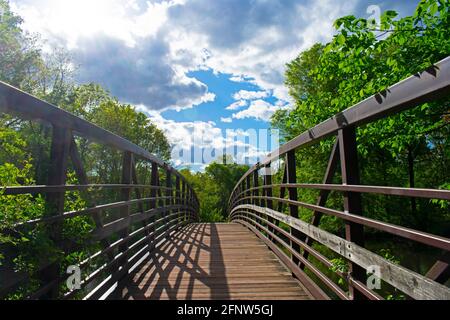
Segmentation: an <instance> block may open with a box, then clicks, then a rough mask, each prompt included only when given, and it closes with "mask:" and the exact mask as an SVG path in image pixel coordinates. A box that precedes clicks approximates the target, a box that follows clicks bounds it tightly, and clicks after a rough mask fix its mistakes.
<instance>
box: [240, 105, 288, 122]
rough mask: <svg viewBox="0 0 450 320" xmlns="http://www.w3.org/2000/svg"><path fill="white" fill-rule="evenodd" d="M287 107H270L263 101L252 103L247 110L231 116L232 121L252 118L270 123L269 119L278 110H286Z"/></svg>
mask: <svg viewBox="0 0 450 320" xmlns="http://www.w3.org/2000/svg"><path fill="white" fill-rule="evenodd" d="M286 108H288V105H272V104H270V103H268V102H266V101H264V100H256V101H252V103H251V104H250V106H249V107H248V109H245V110H242V111H240V112H238V113H235V114H233V116H232V117H233V119H245V118H254V119H256V120H262V121H270V117H271V116H272V115H273V114H274V113H275V111H277V110H279V109H286Z"/></svg>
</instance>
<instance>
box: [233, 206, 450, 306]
mask: <svg viewBox="0 0 450 320" xmlns="http://www.w3.org/2000/svg"><path fill="white" fill-rule="evenodd" d="M244 209H248V210H252V211H255V212H258V213H260V214H264V215H266V216H270V217H271V218H274V219H276V220H278V221H280V222H282V223H285V224H287V225H289V226H290V227H292V228H294V229H296V230H298V231H300V232H302V233H303V234H305V235H307V236H308V237H311V238H312V239H314V240H315V241H317V242H319V243H321V244H323V245H325V246H326V247H327V248H329V249H331V250H333V251H334V252H336V253H338V254H339V255H341V256H342V257H344V258H345V259H348V260H349V261H352V262H354V263H356V264H358V265H360V266H361V267H363V268H365V269H368V268H369V267H370V266H373V265H378V266H380V269H381V279H382V280H384V281H386V282H387V283H389V284H391V285H392V286H394V287H396V288H398V289H399V290H401V291H403V292H404V293H406V294H407V295H409V296H411V297H413V298H415V299H419V300H424V299H440V300H450V289H449V288H447V287H446V286H444V285H442V284H440V283H437V282H435V281H433V280H431V279H429V278H427V277H425V276H422V275H420V274H418V273H416V272H414V271H411V270H408V269H406V268H404V267H402V266H400V265H397V264H395V263H392V262H391V261H389V260H386V259H384V258H382V257H380V256H379V255H377V254H375V253H373V252H371V251H369V250H367V249H365V248H363V247H360V246H358V245H356V244H355V243H353V242H350V241H347V240H345V239H343V238H340V237H338V236H336V235H334V234H332V233H329V232H327V231H324V230H322V229H320V228H318V227H315V226H313V225H311V224H309V223H306V222H304V221H302V220H300V219H297V218H294V217H291V216H287V215H285V214H283V213H280V212H277V211H275V210H272V209H268V208H262V207H258V206H254V205H240V206H237V207H236V208H234V209H233V212H238V211H239V210H244Z"/></svg>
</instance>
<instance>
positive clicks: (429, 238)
mask: <svg viewBox="0 0 450 320" xmlns="http://www.w3.org/2000/svg"><path fill="white" fill-rule="evenodd" d="M245 199H267V200H274V201H280V202H284V203H286V204H289V205H295V206H300V207H303V208H306V209H309V210H313V211H316V212H321V213H324V214H327V215H331V216H334V217H338V218H342V219H344V220H346V221H350V222H354V223H358V224H361V225H364V226H366V227H371V228H374V229H377V230H380V231H385V232H388V233H391V234H394V235H396V236H400V237H403V238H406V239H410V240H414V241H417V242H420V243H423V244H427V245H429V246H433V247H436V248H440V249H443V250H450V239H449V238H445V237H441V236H437V235H433V234H430V233H426V232H421V231H417V230H414V229H409V228H405V227H400V226H397V225H394V224H391V223H387V222H381V221H378V220H374V219H370V218H365V217H362V216H358V215H355V214H352V213H350V212H348V213H347V212H342V211H338V210H334V209H329V208H326V207H321V206H317V205H313V204H309V203H305V202H301V201H294V200H289V199H282V198H277V197H261V196H248V197H243V198H242V199H241V200H245Z"/></svg>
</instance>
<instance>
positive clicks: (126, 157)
mask: <svg viewBox="0 0 450 320" xmlns="http://www.w3.org/2000/svg"><path fill="white" fill-rule="evenodd" d="M132 171H133V154H132V153H131V152H129V151H125V152H124V153H123V160H122V179H121V183H122V184H126V185H130V184H132V183H133V180H132V179H133V178H132V174H133V173H132ZM121 193H122V194H121V200H122V201H129V200H130V199H131V188H125V189H122V192H121ZM130 213H131V208H130V206H129V205H126V206H124V207H121V208H120V216H121V217H122V218H125V219H129V216H130ZM129 233H130V222H129V221H128V223H127V227H126V228H125V229H124V230H123V231H120V232H119V236H120V237H122V238H125V237H127V236H128V235H129ZM128 245H129V244H128V241H125V242H124V243H123V244H122V245H120V246H119V252H124V251H125V250H127V249H128ZM127 259H128V255H127V254H124V255H123V257H121V258H120V260H119V261H123V260H125V262H124V263H126V262H127ZM119 261H118V264H117V266H116V272H119V268H120V265H119ZM123 271H124V270H121V271H120V272H123Z"/></svg>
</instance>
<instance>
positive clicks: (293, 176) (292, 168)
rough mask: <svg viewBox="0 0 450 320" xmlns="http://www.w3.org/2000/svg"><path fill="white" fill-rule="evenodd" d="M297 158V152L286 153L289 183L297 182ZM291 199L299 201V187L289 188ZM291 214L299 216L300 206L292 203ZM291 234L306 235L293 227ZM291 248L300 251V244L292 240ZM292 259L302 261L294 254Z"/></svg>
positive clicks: (301, 237)
mask: <svg viewBox="0 0 450 320" xmlns="http://www.w3.org/2000/svg"><path fill="white" fill-rule="evenodd" d="M296 168H297V166H296V160H295V152H294V151H290V152H288V153H287V154H286V178H287V183H297V170H296ZM288 195H289V200H291V201H297V199H298V197H297V189H289V190H288ZM289 214H290V215H291V217H295V218H298V206H295V205H290V206H289ZM291 235H292V236H293V237H294V238H297V239H300V240H302V241H303V240H304V239H305V236H304V234H302V233H301V232H299V231H298V230H296V229H293V228H291ZM290 246H291V248H292V249H293V250H294V251H295V252H298V253H300V246H299V245H298V244H296V243H294V242H292V241H291V242H290ZM292 261H293V262H294V263H295V264H296V265H298V264H299V263H300V260H299V259H298V258H297V257H296V256H295V255H292Z"/></svg>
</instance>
